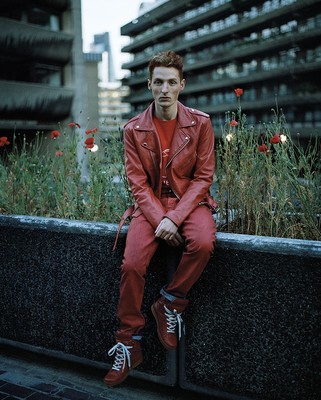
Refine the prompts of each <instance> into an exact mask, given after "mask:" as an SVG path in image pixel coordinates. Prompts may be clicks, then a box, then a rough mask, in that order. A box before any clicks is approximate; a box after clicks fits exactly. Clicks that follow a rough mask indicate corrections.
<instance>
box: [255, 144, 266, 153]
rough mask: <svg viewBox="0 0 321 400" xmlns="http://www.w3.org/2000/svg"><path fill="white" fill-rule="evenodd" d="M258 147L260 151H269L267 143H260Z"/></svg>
mask: <svg viewBox="0 0 321 400" xmlns="http://www.w3.org/2000/svg"><path fill="white" fill-rule="evenodd" d="M257 149H258V151H259V152H260V153H267V152H268V151H269V148H268V147H267V145H266V144H260V145H259V146H258V148H257Z"/></svg>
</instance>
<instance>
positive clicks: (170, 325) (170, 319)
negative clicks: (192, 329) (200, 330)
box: [164, 305, 183, 339]
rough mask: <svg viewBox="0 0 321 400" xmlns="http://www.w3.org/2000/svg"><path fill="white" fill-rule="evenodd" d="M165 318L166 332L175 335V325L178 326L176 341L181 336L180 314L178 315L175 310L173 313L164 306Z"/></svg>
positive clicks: (181, 321) (181, 320)
mask: <svg viewBox="0 0 321 400" xmlns="http://www.w3.org/2000/svg"><path fill="white" fill-rule="evenodd" d="M164 308H165V316H166V320H167V321H166V323H167V332H168V333H175V329H176V325H177V324H178V339H180V338H181V336H182V323H183V319H182V317H181V314H180V313H178V312H177V311H176V310H175V309H174V310H173V311H171V310H169V309H168V308H167V307H166V306H165V305H164Z"/></svg>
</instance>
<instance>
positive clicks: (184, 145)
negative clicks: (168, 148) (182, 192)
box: [165, 137, 190, 199]
mask: <svg viewBox="0 0 321 400" xmlns="http://www.w3.org/2000/svg"><path fill="white" fill-rule="evenodd" d="M189 141H190V138H189V137H188V140H186V142H185V143H184V144H183V145H182V146H181V147H180V148H179V149H178V151H177V152H176V153H175V154H173V156H172V158H171V159H170V160H169V161H168V163H167V164H166V166H165V169H166V168H167V167H168V166H169V164H170V163H171V162H172V161H173V160H174V158H175V157H176V156H177V155H178V154H179V153H180V152H181V151H182V150H183V149H184V148H185V147H186V146H187V144H188V143H189ZM170 187H171V189H172V191H173V192H174V194H175V196H176V197H177V198H178V199H180V196H179V195H178V194H177V193H176V192H175V190H174V189H173V187H172V185H170Z"/></svg>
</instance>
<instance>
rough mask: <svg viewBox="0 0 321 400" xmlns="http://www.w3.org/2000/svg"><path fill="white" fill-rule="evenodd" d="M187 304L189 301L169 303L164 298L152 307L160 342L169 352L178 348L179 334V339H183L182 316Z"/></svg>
mask: <svg viewBox="0 0 321 400" xmlns="http://www.w3.org/2000/svg"><path fill="white" fill-rule="evenodd" d="M187 304H188V300H185V299H175V300H174V301H169V300H167V299H165V297H163V296H162V297H160V298H159V299H158V300H157V301H156V302H155V303H154V304H153V305H152V307H151V310H152V313H153V315H154V317H155V319H156V322H157V333H158V337H159V340H160V341H161V343H162V345H163V346H164V347H165V349H167V350H171V349H175V348H176V347H177V333H178V339H180V338H181V334H182V323H183V320H182V317H181V314H182V312H183V311H184V310H185V308H186V306H187Z"/></svg>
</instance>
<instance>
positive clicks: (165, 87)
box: [162, 82, 168, 93]
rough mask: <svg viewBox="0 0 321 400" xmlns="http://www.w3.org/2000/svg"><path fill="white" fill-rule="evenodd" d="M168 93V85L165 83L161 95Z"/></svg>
mask: <svg viewBox="0 0 321 400" xmlns="http://www.w3.org/2000/svg"><path fill="white" fill-rule="evenodd" d="M167 92H168V84H167V83H166V82H165V83H163V86H162V93H167Z"/></svg>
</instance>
